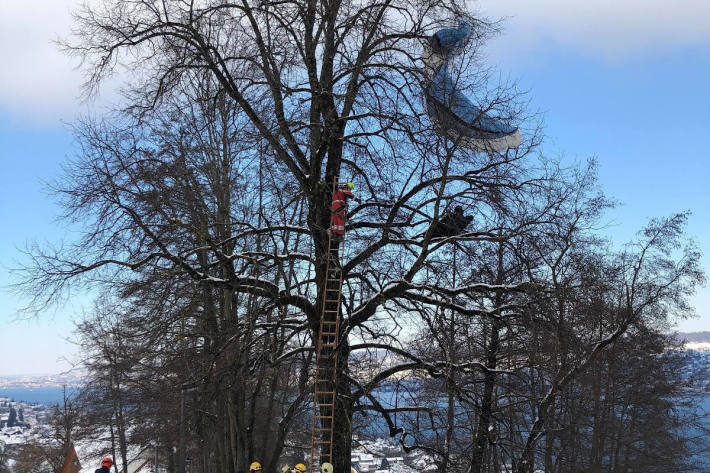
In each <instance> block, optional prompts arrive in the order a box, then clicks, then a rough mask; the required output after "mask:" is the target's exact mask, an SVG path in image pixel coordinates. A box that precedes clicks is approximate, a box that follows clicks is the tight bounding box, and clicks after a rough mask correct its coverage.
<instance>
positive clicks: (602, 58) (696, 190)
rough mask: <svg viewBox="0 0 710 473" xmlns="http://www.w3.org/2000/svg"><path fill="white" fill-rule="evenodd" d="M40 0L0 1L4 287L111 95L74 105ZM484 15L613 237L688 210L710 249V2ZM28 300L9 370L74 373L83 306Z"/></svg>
mask: <svg viewBox="0 0 710 473" xmlns="http://www.w3.org/2000/svg"><path fill="white" fill-rule="evenodd" d="M34 3H36V5H35V8H33V9H28V8H27V7H26V3H24V2H21V1H19V0H9V1H8V0H5V1H4V2H1V4H0V44H2V45H3V46H4V47H3V48H0V64H4V65H5V67H3V68H2V69H1V70H0V85H1V86H0V164H1V165H2V167H1V168H0V221H2V222H3V225H2V228H3V231H2V232H0V286H3V285H7V284H8V283H9V277H8V274H7V273H8V268H10V267H13V266H15V265H16V263H17V262H18V261H20V260H22V255H21V253H19V252H18V251H17V248H21V247H22V246H23V245H24V244H25V242H28V241H32V240H39V241H57V238H58V237H62V236H63V235H64V234H65V232H66V229H64V228H62V227H59V226H57V225H56V222H55V220H54V219H55V217H56V215H57V213H58V211H59V209H58V208H57V207H56V206H55V205H54V203H53V201H52V199H51V197H50V196H47V195H46V194H44V193H43V191H42V188H43V186H42V183H41V182H42V181H46V180H51V179H52V177H54V176H56V175H57V173H58V171H59V168H60V165H61V162H62V161H63V160H64V159H65V158H66V157H67V156H69V155H71V153H72V138H71V136H70V134H69V133H68V131H67V128H66V126H65V125H63V124H62V123H63V122H64V123H66V122H70V121H71V120H72V119H73V117H75V116H76V114H77V113H80V112H81V111H82V110H85V109H86V107H87V106H92V107H100V106H101V103H103V102H106V101H107V100H108V97H110V96H111V94H112V92H111V88H110V87H109V88H107V89H105V90H104V92H103V94H102V95H101V96H99V98H98V99H97V101H95V102H93V103H91V104H86V103H81V102H80V101H78V100H77V97H78V96H79V93H80V89H79V85H80V83H81V76H80V74H79V73H78V72H77V71H75V70H74V69H73V67H74V66H75V65H76V64H75V63H74V62H72V60H70V59H68V58H66V57H64V56H63V55H62V54H60V53H59V52H58V51H57V50H56V47H55V46H54V45H53V44H52V43H51V40H52V39H54V38H56V37H57V36H58V35H65V34H66V33H67V31H68V29H69V24H70V22H69V15H68V11H69V8H70V6H71V5H72V4H73V3H74V2H73V1H70V0H61V1H60V0H56V1H49V0H45V1H37V2H34ZM477 8H478V9H479V10H480V11H481V12H483V13H484V14H487V15H488V16H490V17H494V18H497V17H507V20H506V21H505V22H504V25H503V26H504V33H503V35H502V36H501V37H499V38H498V39H496V40H494V41H492V42H491V44H490V45H489V48H488V50H487V51H488V56H489V60H490V62H491V63H492V64H493V65H496V66H498V68H499V69H500V71H501V74H502V76H504V77H510V78H512V79H517V80H518V81H519V83H520V86H521V87H522V88H523V89H527V90H530V92H531V95H530V100H531V107H532V108H533V109H539V110H540V111H541V112H543V113H544V117H545V125H546V135H547V139H546V142H545V145H544V150H545V152H546V153H547V154H550V155H559V156H565V159H569V160H574V159H579V160H581V159H585V158H587V157H589V156H596V157H597V158H598V160H599V163H600V180H601V185H602V186H603V188H604V190H605V191H606V192H607V193H608V194H609V195H610V196H612V197H614V198H616V199H618V200H619V201H621V202H623V205H622V206H621V207H619V208H618V209H616V210H614V211H612V212H610V213H609V214H608V216H607V220H606V221H607V222H608V223H609V225H610V226H609V228H608V229H607V232H608V233H609V234H610V235H611V236H612V238H613V239H614V241H615V242H617V243H622V242H624V241H626V240H628V239H629V238H630V237H632V236H633V234H634V232H635V231H636V230H638V229H640V228H641V227H642V226H643V225H644V224H645V223H646V222H647V220H648V219H649V218H650V217H653V216H660V215H668V214H670V213H673V212H677V211H683V210H691V211H692V212H693V216H692V218H691V220H690V225H689V233H690V235H692V236H694V237H695V238H696V239H697V241H698V243H699V245H700V247H701V248H702V249H703V251H704V253H705V254H706V255H710V197H709V196H708V191H707V188H708V183H710V165H708V159H707V154H708V152H707V149H708V148H707V143H706V141H707V140H706V137H707V136H708V128H710V93H708V91H707V83H708V77H710V2H706V1H704V0H703V1H695V0H685V1H684V2H682V4H680V5H679V4H678V2H676V4H675V5H674V4H669V2H662V1H659V0H646V1H639V0H617V1H614V2H611V1H606V0H597V1H596V2H586V3H583V2H570V1H569V0H567V1H565V0H538V1H536V2H529V1H525V0H507V1H506V0H482V1H481V2H478V3H477ZM707 261H708V260H707V258H706V262H705V267H706V268H707V269H710V265H709V264H708V263H707ZM24 302H25V301H22V300H21V299H18V298H17V297H16V296H15V295H13V294H11V293H9V292H7V291H0V360H2V363H0V375H3V374H18V373H53V372H59V371H62V370H65V369H67V368H69V366H70V364H69V363H68V362H66V361H62V359H63V358H68V359H76V358H77V357H78V354H77V353H76V351H75V349H74V347H73V346H72V345H71V344H69V343H68V342H66V340H65V339H66V338H67V337H69V336H70V335H71V331H72V323H71V319H72V318H74V317H77V316H78V314H79V313H80V311H81V304H73V305H71V304H70V305H68V306H66V307H61V308H59V309H57V310H55V311H53V312H51V313H47V314H43V315H42V316H41V317H40V318H39V319H34V320H29V321H21V320H16V319H17V315H16V312H17V310H18V309H19V308H20V307H22V306H23V304H24ZM695 304H696V307H697V310H698V313H699V314H700V318H697V319H693V320H688V321H684V322H682V323H680V325H679V329H681V330H684V331H695V330H710V289H708V288H704V289H701V291H700V292H699V294H698V295H697V296H696V298H695Z"/></svg>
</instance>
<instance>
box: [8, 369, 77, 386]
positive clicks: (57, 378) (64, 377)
mask: <svg viewBox="0 0 710 473" xmlns="http://www.w3.org/2000/svg"><path fill="white" fill-rule="evenodd" d="M85 380H86V370H85V369H73V370H71V371H68V372H65V373H60V374H47V375H12V376H3V375H0V390H2V389H8V388H13V389H14V388H27V389H32V388H51V387H62V386H81V385H82V384H83V383H84V382H85Z"/></svg>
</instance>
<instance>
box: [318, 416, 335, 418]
mask: <svg viewBox="0 0 710 473" xmlns="http://www.w3.org/2000/svg"><path fill="white" fill-rule="evenodd" d="M332 418H333V416H316V419H332Z"/></svg>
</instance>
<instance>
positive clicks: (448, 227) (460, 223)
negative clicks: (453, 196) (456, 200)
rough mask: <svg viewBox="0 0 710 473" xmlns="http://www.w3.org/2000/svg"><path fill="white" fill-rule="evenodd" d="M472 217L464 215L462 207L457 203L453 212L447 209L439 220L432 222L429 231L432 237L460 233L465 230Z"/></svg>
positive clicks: (450, 235) (444, 236) (443, 236)
mask: <svg viewBox="0 0 710 473" xmlns="http://www.w3.org/2000/svg"><path fill="white" fill-rule="evenodd" d="M472 220H473V217H472V216H471V215H464V214H463V208H462V207H461V206H460V205H457V206H456V208H455V209H454V211H453V212H449V211H447V212H446V213H444V216H443V217H442V218H441V220H440V221H439V222H436V223H435V224H434V230H433V231H432V233H431V237H432V238H446V237H452V236H456V235H460V234H461V233H463V232H464V231H466V227H468V226H469V225H470V224H471V221H472Z"/></svg>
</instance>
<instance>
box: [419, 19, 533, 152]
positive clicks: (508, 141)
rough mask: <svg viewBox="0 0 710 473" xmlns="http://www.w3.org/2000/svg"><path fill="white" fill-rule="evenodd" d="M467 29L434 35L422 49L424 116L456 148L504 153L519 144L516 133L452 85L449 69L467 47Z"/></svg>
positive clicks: (466, 26)
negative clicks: (457, 145)
mask: <svg viewBox="0 0 710 473" xmlns="http://www.w3.org/2000/svg"><path fill="white" fill-rule="evenodd" d="M470 36H471V26H470V25H469V24H468V23H463V24H461V26H459V27H458V28H446V29H442V30H439V31H437V32H436V33H434V34H433V35H432V36H431V37H430V38H429V41H428V43H427V44H425V46H424V54H423V55H422V60H423V61H424V64H425V74H426V79H427V82H426V88H425V91H424V96H425V100H426V108H427V113H428V114H429V117H430V118H431V120H432V121H433V122H434V123H435V124H436V125H437V127H438V128H439V129H440V130H441V132H442V133H443V134H444V135H445V136H447V137H449V138H451V139H452V140H454V141H456V142H458V143H459V144H461V145H463V146H466V147H469V148H472V149H475V150H478V151H504V150H506V149H508V148H516V147H518V146H519V145H520V143H521V142H522V138H521V136H520V132H519V131H518V129H517V128H514V127H511V126H509V125H507V124H505V123H503V122H502V121H501V120H498V119H495V118H493V117H490V116H488V115H487V114H486V113H485V112H484V111H483V110H482V109H481V108H480V107H477V106H476V105H474V104H473V103H472V102H471V101H470V100H469V99H468V98H467V97H466V96H465V95H463V93H461V91H460V90H458V89H457V88H456V85H455V83H454V81H453V79H452V78H451V74H450V73H449V66H450V64H451V63H452V62H453V59H454V57H456V55H458V54H459V53H460V52H461V51H463V48H464V47H465V46H466V43H468V40H469V38H470Z"/></svg>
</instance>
